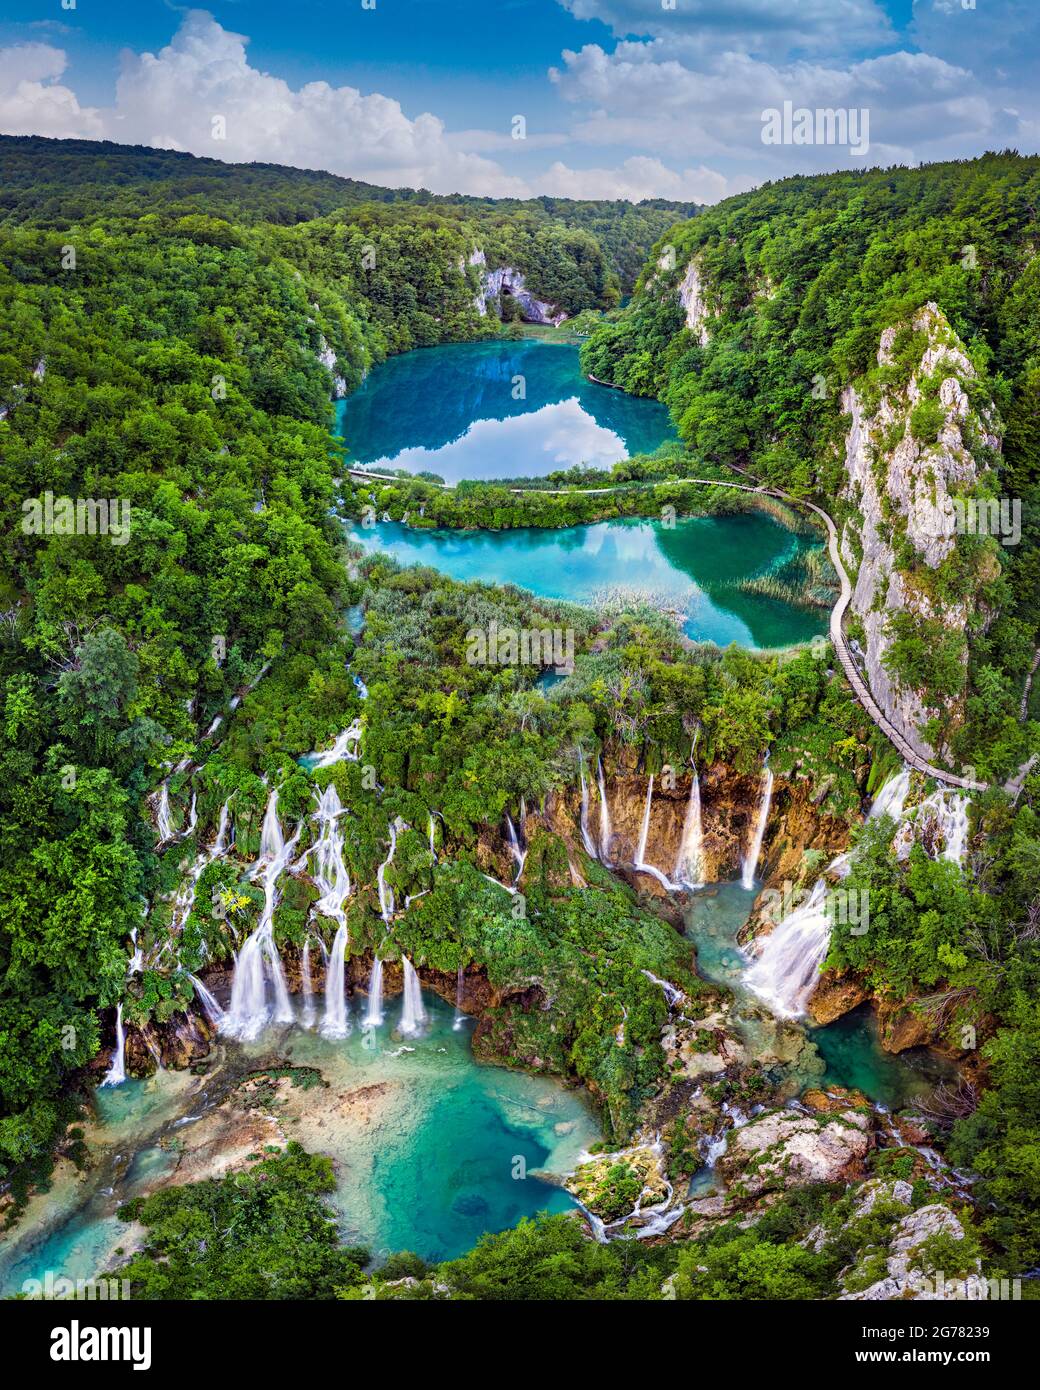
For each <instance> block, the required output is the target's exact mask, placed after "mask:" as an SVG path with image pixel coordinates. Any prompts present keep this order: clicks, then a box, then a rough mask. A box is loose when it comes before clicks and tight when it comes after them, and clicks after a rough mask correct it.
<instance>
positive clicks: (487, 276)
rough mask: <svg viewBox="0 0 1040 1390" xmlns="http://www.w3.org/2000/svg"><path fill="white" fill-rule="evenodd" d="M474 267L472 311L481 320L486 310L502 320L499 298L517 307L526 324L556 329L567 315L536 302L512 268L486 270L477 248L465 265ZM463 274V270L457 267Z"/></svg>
mask: <svg viewBox="0 0 1040 1390" xmlns="http://www.w3.org/2000/svg"><path fill="white" fill-rule="evenodd" d="M467 264H469V265H471V266H476V267H478V270H479V274H480V288H479V290H478V291H477V293H476V297H475V298H474V300H473V307H474V308H475V309H476V311H477V313H478V314H480V316H481V318H483V317H485V316H486V314H487V312H488V306H489V305H490V306H491V308H492V309H493V310H494V311H495V313H496V314H497V315H498V317H499V318H501V317H502V298H503V296H509V297H511V298H513V299H515V300H516V302H517V303H518V304H519V305H520V313H521V316H522V318H523V319H524V321H525V322H526V323H548V324H552V325H553V327H556V326H557V325H558V324H561V323H563V322H564V321H565V320H566V318H567V315H566V314H565V313H564V312H563V311H562V310H561V309H559V308H558V307H557V306H556V305H554V304H550V303H549V302H548V301H546V300H544V299H537V298H536V297H535V296H534V295H533V294H532V293H531V291H530V290H529V289H528V288H527V287H526V285H525V283H524V276H523V275H522V274H521V272H520V271H519V270H516V269H515V268H514V267H513V266H509V265H506V266H499V267H497V268H495V269H488V268H487V257H486V256H485V255H484V252H483V251H481V250H480V249H479V248H478V249H476V250H474V251H473V252H472V253H471V254H470V257H469V261H468V263H467ZM460 268H461V269H462V270H465V266H464V265H462V266H460Z"/></svg>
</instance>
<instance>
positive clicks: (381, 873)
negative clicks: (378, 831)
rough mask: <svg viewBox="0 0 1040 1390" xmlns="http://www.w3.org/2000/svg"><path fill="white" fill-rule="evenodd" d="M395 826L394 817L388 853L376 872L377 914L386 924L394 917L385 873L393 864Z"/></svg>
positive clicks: (391, 891) (392, 897) (395, 838)
mask: <svg viewBox="0 0 1040 1390" xmlns="http://www.w3.org/2000/svg"><path fill="white" fill-rule="evenodd" d="M397 824H398V818H397V817H395V818H394V819H393V820H392V821H391V822H390V853H389V854H388V855H387V856H386V858H385V859H384V860H383V862H382V864H380V866H379V868H378V870H377V871H376V884H377V886H378V888H379V914H380V916H381V917H382V919H383V921H384V922H386V923H389V921H390V918H391V917H392V916H393V915H394V890H393V889H392V888H391V887H390V886H389V885H388V884H387V881H386V871H387V869H388V868H389V867H390V865H391V864H392V863H393V862H394V852H395V850H396V849H397Z"/></svg>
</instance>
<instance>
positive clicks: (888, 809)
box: [868, 767, 910, 820]
mask: <svg viewBox="0 0 1040 1390" xmlns="http://www.w3.org/2000/svg"><path fill="white" fill-rule="evenodd" d="M909 790H910V769H909V768H908V767H904V768H903V770H902V772H897V773H896V775H895V776H894V777H890V778H889V779H888V781H887V782H886V783H885V785H884V786H883V787H882V788H881V790H880V791H879V792H878V794H877V796H875V798H874V803H873V805H872V806H871V808H870V811H869V813H868V819H870V820H877V818H878V817H879V816H891V817H892V819H893V820H899V819H900V818H901V817H902V814H903V806H904V803H905V802H906V794H907V792H908V791H909Z"/></svg>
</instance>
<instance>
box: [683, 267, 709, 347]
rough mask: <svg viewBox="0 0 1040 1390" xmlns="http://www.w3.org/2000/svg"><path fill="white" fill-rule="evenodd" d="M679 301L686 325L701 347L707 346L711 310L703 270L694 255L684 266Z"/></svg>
mask: <svg viewBox="0 0 1040 1390" xmlns="http://www.w3.org/2000/svg"><path fill="white" fill-rule="evenodd" d="M679 303H680V304H681V305H682V306H683V309H684V310H685V311H686V327H687V328H688V329H689V330H690V332H691V333H693V334H695V335H696V337H697V341H698V342H699V343H700V345H701V347H707V346H708V324H707V321H708V318H709V317H710V316H711V313H712V310H711V307H710V305H709V303H708V296H707V290H706V287H705V283H704V272H703V270H702V269H701V264H700V261H699V260H698V258H697V257H696V256H694V258H693V260H692V261H691V262H690V264H689V265H688V266H687V267H686V274H685V275H684V276H683V278H682V281H681V283H680V285H679Z"/></svg>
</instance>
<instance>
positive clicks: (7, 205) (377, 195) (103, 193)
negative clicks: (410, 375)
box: [0, 135, 697, 298]
mask: <svg viewBox="0 0 1040 1390" xmlns="http://www.w3.org/2000/svg"><path fill="white" fill-rule="evenodd" d="M373 204H380V205H382V208H383V212H384V214H386V213H388V212H389V210H390V208H391V207H393V208H394V209H396V210H397V212H399V213H400V214H401V215H402V216H403V217H404V218H405V219H414V218H415V217H416V216H417V214H418V213H419V211H420V210H422V209H427V210H429V211H431V212H436V213H437V214H438V215H439V217H440V218H441V219H442V220H443V221H444V222H464V223H470V224H472V225H474V226H479V227H481V228H487V229H488V234H489V235H495V234H497V235H499V236H502V237H505V238H506V240H507V242H509V241H510V240H511V233H512V232H515V231H516V229H519V228H523V229H524V231H525V233H526V234H527V235H531V234H537V233H542V234H543V235H544V241H543V243H542V246H543V253H544V254H543V256H542V258H541V259H540V260H539V261H538V262H532V263H530V264H529V265H521V266H520V269H522V270H529V271H530V273H532V274H533V273H535V272H536V270H537V269H538V268H545V269H547V270H548V271H549V272H552V271H553V270H554V268H555V267H554V264H553V255H554V254H555V253H556V252H557V251H558V247H559V240H560V238H561V237H562V238H563V239H564V240H566V237H565V233H566V232H570V233H578V234H580V233H585V234H586V236H585V237H584V238H580V237H579V240H578V244H579V245H581V246H583V247H584V248H586V249H587V250H589V251H593V248H601V249H602V253H603V254H604V255H605V257H606V261H607V262H608V263H609V266H610V268H611V270H612V271H613V273H614V276H615V277H616V279H617V280H618V282H619V283H620V286H621V289H622V290H623V291H624V292H625V293H629V292H630V291H631V290H632V288H633V286H634V285H635V282H636V279H637V277H638V276H639V273H640V271H641V270H642V268H643V262H644V261H645V259H646V254H647V251H648V250H649V248H650V246H652V245H653V243H654V242H655V241H657V240H658V239H659V238H660V237H661V236H662V235H663V234H664V233H665V232H666V231H667V230H668V228H669V227H671V226H672V225H673V224H674V223H675V222H678V221H680V220H682V219H684V218H687V217H692V216H693V214H694V213H695V212H696V211H697V205H696V204H695V203H676V202H669V201H668V200H667V199H664V198H647V199H644V201H643V202H641V203H629V202H626V201H624V200H623V199H618V200H614V201H610V200H601V201H591V200H588V199H585V200H579V199H573V198H551V197H547V196H546V197H541V198H531V199H528V200H526V201H523V200H520V199H518V198H475V197H472V196H470V195H466V194H459V193H454V194H448V195H442V194H434V193H430V192H429V191H428V190H427V189H424V188H423V189H411V188H381V187H380V186H378V185H377V184H371V183H362V182H360V181H359V180H357V179H348V178H341V177H340V176H339V175H337V174H327V173H323V172H322V171H320V170H314V169H289V168H286V167H285V166H283V165H279V164H224V163H222V162H221V161H220V160H218V159H201V158H198V157H197V156H195V155H189V154H181V153H179V152H177V151H174V150H154V149H150V148H148V147H147V146H144V145H113V144H110V143H109V142H107V141H105V142H97V141H92V140H47V139H45V138H43V137H42V136H10V135H0V220H10V221H15V222H27V221H31V222H33V223H34V224H36V225H38V226H48V227H57V228H60V227H67V226H71V225H72V224H73V223H76V222H81V221H84V220H92V219H93V218H94V217H96V216H97V215H98V213H99V212H100V211H101V210H104V212H105V213H106V214H107V215H111V216H127V217H134V218H136V217H144V216H147V215H148V214H149V213H154V212H155V210H156V209H157V208H161V209H162V211H163V214H164V216H166V217H170V218H178V217H183V216H190V215H191V214H192V213H203V214H205V215H207V216H210V217H219V218H223V219H225V220H227V221H229V222H234V223H237V224H239V225H242V226H255V225H257V224H258V223H271V224H272V225H275V226H294V225H295V224H297V223H299V222H310V221H314V220H317V219H319V218H325V217H331V216H334V215H335V214H337V213H338V214H341V215H342V214H344V213H345V212H347V211H348V210H349V211H350V212H351V213H352V214H353V213H354V212H357V213H360V210H361V208H362V207H367V208H368V209H369V213H368V215H370V216H374V215H376V210H375V209H374V208H373V207H372V205H373ZM339 220H343V218H342V216H341V217H340V219H339ZM549 253H552V254H549ZM593 254H597V253H596V252H595V251H593ZM538 288H539V289H541V290H542V291H543V293H544V295H545V297H547V298H552V297H553V296H552V294H551V293H550V291H549V287H548V286H539V287H538Z"/></svg>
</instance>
